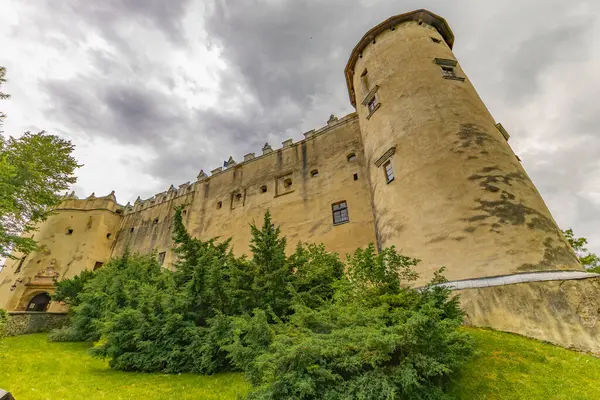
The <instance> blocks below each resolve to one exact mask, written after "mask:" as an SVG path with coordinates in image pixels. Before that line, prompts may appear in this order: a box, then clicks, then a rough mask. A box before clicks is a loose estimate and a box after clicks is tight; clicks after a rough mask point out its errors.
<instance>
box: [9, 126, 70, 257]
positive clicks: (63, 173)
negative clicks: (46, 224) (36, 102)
mask: <svg viewBox="0 0 600 400" xmlns="http://www.w3.org/2000/svg"><path fill="white" fill-rule="evenodd" d="M72 151H73V145H72V144H71V142H70V141H68V140H64V139H61V138H59V137H58V136H54V135H49V134H47V133H46V132H44V131H42V132H39V133H36V134H32V133H30V132H25V134H24V135H23V136H21V137H19V138H14V137H12V136H11V137H9V138H8V140H4V139H2V138H1V137H0V171H1V172H0V257H7V256H9V254H10V251H11V249H14V250H17V251H20V252H23V253H28V252H30V251H32V250H33V249H35V242H34V240H33V239H31V238H29V237H25V236H20V235H21V234H22V233H23V234H28V233H30V232H32V231H33V230H34V229H35V224H36V223H38V222H40V221H43V220H45V219H46V218H47V217H48V214H49V211H50V209H51V208H52V207H54V206H56V205H58V204H59V203H60V201H61V196H60V195H59V192H62V191H64V190H66V189H68V188H69V186H70V185H71V184H73V183H75V182H76V180H77V179H76V178H75V176H74V175H73V173H74V171H75V169H76V168H78V167H80V165H79V164H77V162H76V161H75V159H74V158H73V157H72V156H71V153H72Z"/></svg>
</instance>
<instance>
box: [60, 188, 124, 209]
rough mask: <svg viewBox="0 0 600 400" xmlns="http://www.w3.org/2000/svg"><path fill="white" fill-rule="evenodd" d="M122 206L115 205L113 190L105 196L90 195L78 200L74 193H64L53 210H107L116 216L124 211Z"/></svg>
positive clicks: (115, 199)
mask: <svg viewBox="0 0 600 400" xmlns="http://www.w3.org/2000/svg"><path fill="white" fill-rule="evenodd" d="M124 208H125V207H123V206H122V205H120V204H119V203H117V198H116V196H115V191H114V190H113V191H112V192H110V193H109V194H107V195H106V196H101V197H96V194H95V193H92V194H90V195H89V196H88V197H86V198H84V199H80V198H78V197H77V196H76V195H75V192H74V191H73V192H71V193H65V195H64V196H63V199H62V202H61V203H60V204H59V205H58V206H57V207H56V208H55V210H82V211H89V210H101V209H104V210H108V211H112V212H114V213H117V214H122V213H123V211H124Z"/></svg>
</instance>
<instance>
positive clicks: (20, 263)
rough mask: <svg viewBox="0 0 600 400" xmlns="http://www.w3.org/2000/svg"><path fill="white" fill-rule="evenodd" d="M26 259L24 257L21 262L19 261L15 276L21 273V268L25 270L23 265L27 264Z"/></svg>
mask: <svg viewBox="0 0 600 400" xmlns="http://www.w3.org/2000/svg"><path fill="white" fill-rule="evenodd" d="M25 258H26V257H23V258H21V261H19V265H18V266H17V269H15V274H17V273H19V272H21V268H23V263H24V262H25Z"/></svg>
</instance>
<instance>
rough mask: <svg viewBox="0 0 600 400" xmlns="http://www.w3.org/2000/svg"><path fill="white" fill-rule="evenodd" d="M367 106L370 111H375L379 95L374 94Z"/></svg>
mask: <svg viewBox="0 0 600 400" xmlns="http://www.w3.org/2000/svg"><path fill="white" fill-rule="evenodd" d="M367 107H369V112H370V113H372V112H373V111H375V107H377V97H375V96H373V98H372V99H371V100H370V101H369V103H368V104H367Z"/></svg>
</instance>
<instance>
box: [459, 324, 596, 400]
mask: <svg viewBox="0 0 600 400" xmlns="http://www.w3.org/2000/svg"><path fill="white" fill-rule="evenodd" d="M465 329H466V330H467V331H468V332H469V333H470V334H471V335H472V336H473V338H474V339H475V343H476V349H477V350H476V351H477V353H476V355H475V357H474V358H473V359H472V360H471V362H470V363H469V364H468V365H467V367H466V368H464V370H463V371H461V374H460V375H459V376H457V377H456V379H455V382H454V386H453V388H452V390H451V393H452V394H454V395H455V396H456V398H458V399H465V400H467V399H469V400H480V399H502V400H512V399H545V400H548V399H552V400H559V399H569V400H576V399H586V400H587V399H600V359H599V358H596V357H592V356H589V355H586V354H581V353H577V352H575V351H570V350H566V349H563V348H562V347H557V346H553V345H550V344H547V343H542V342H539V341H537V340H533V339H528V338H524V337H522V336H518V335H512V334H509V333H503V332H496V331H492V330H483V329H472V328H465ZM599 339H600V338H599Z"/></svg>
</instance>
